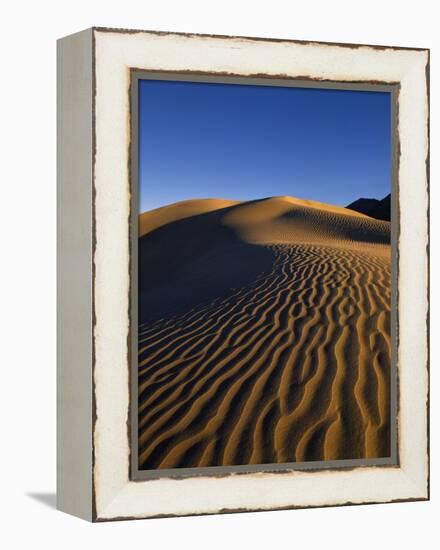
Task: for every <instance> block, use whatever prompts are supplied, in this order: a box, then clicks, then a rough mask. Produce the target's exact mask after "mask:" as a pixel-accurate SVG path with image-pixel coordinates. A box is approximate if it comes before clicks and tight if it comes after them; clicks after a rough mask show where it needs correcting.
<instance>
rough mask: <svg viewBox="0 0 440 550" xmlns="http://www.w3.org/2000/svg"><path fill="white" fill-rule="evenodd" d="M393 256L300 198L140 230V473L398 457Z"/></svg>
mask: <svg viewBox="0 0 440 550" xmlns="http://www.w3.org/2000/svg"><path fill="white" fill-rule="evenodd" d="M389 243H390V224H389V222H383V221H378V220H375V219H372V218H369V217H367V216H364V215H362V214H358V213H356V212H353V211H350V210H347V209H345V208H339V207H334V206H331V205H327V204H321V203H317V202H313V201H303V200H300V199H294V198H292V197H274V198H270V199H264V200H259V201H250V202H244V203H237V202H236V201H225V200H218V201H217V200H215V199H208V200H194V201H185V202H183V203H176V204H174V205H170V206H167V207H164V208H161V209H158V210H155V211H152V212H146V213H144V214H142V215H141V216H140V239H139V269H140V271H139V293H140V304H139V318H140V326H139V464H140V468H143V469H153V468H179V467H194V466H199V467H200V466H225V465H241V464H264V463H280V462H294V461H310V460H329V459H353V458H377V457H384V456H389V453H390V289H391V285H390V244H389Z"/></svg>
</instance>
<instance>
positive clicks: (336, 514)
mask: <svg viewBox="0 0 440 550" xmlns="http://www.w3.org/2000/svg"><path fill="white" fill-rule="evenodd" d="M435 4H436V3H435V2H433V1H429V0H418V1H417V2H405V1H404V0H401V1H400V2H399V1H395V0H391V1H386V0H381V1H377V0H369V1H368V2H363V1H355V0H351V1H341V0H322V1H319V2H318V1H313V0H311V1H309V2H307V1H306V0H302V1H301V2H297V1H294V0H290V1H287V2H282V1H278V0H271V1H270V2H269V1H266V2H260V1H258V0H254V1H249V2H248V1H245V0H235V2H234V1H229V0H220V1H217V0H205V1H200V2H199V1H196V0H175V1H171V0H161V1H159V0H158V1H155V2H147V1H145V0H144V1H134V0H124V1H123V2H121V1H119V2H116V1H114V0H102V1H96V0H95V1H93V0H88V1H87V0H85V1H84V0H76V1H65V0H59V1H58V2H56V1H54V0H39V1H37V2H35V1H27V2H23V1H15V2H14V3H12V2H11V3H8V4H7V5H3V7H2V12H1V13H2V31H1V34H0V41H1V48H0V52H1V53H0V56H1V65H0V67H1V75H2V81H1V85H0V95H1V101H0V110H1V111H0V139H1V143H0V147H1V148H0V150H1V152H2V155H1V162H0V174H1V179H0V182H1V200H0V209H1V212H0V226H1V227H0V236H1V256H0V259H1V264H0V280H1V285H0V293H1V296H0V324H1V326H0V334H1V346H0V368H1V374H2V378H1V386H0V391H1V397H0V407H1V411H0V422H1V424H0V425H1V436H2V439H1V442H2V451H1V453H0V462H1V468H0V472H1V473H0V476H1V477H0V481H1V485H0V508H1V510H0V517H1V527H0V544H2V543H3V542H4V543H3V544H2V546H3V548H19V547H26V546H27V545H29V546H30V547H36V548H48V549H52V548H66V549H70V548H75V549H78V548H81V546H83V547H85V548H92V547H95V548H98V545H99V546H101V545H102V547H103V548H106V549H107V548H120V547H125V548H131V547H132V548H134V547H136V546H139V547H141V548H143V547H145V548H149V549H153V548H160V549H161V550H163V549H168V548H179V549H180V548H183V549H185V548H191V549H198V548H204V549H205V548H209V549H216V548H222V549H223V550H224V549H225V548H227V549H229V548H230V549H231V550H235V549H236V548H237V549H239V548H240V549H247V548H249V547H253V548H265V549H267V548H269V549H270V548H272V547H279V546H281V547H286V548H293V547H299V548H304V547H306V548H311V549H312V550H314V549H315V548H319V547H321V546H324V545H325V547H326V549H327V550H330V549H333V548H335V549H336V548H337V549H339V550H340V549H351V548H356V550H362V549H364V548H365V549H367V548H368V549H369V550H371V549H380V550H382V549H385V548H414V547H416V548H417V547H419V548H436V547H438V544H439V539H440V530H439V526H438V523H439V517H440V504H439V502H440V496H439V490H440V481H439V477H440V476H439V465H438V462H439V437H438V435H437V434H438V431H439V430H438V419H439V410H440V405H439V402H438V388H439V379H440V376H439V374H438V370H437V366H438V364H439V353H438V346H437V345H436V341H437V339H438V337H437V335H436V328H437V327H439V318H438V307H436V306H438V302H439V291H438V289H437V288H436V287H437V285H436V281H437V280H438V278H439V276H440V273H439V270H438V253H437V251H436V250H435V248H436V244H437V240H436V237H437V234H438V229H439V214H437V212H438V203H439V191H438V188H437V185H436V181H438V179H439V173H438V163H437V162H436V160H437V158H438V153H439V149H438V136H437V128H438V114H439V108H438V103H437V101H436V98H437V97H439V92H440V90H439V87H440V86H439V76H438V73H439V65H440V63H439V60H438V58H439V56H440V47H439V46H440V43H439V30H438V22H437V23H436V13H435V12H436V11H437V10H435ZM92 25H95V26H109V27H122V28H138V29H152V30H167V31H183V32H200V33H212V34H232V35H248V36H262V37H264V36H265V37H275V38H292V39H304V40H320V41H337V42H354V43H371V44H389V45H395V46H413V47H429V48H431V98H432V102H431V208H432V226H431V239H432V261H431V266H432V274H431V277H432V278H431V281H432V292H431V309H432V327H433V328H432V329H431V333H432V355H431V394H432V403H431V425H432V434H431V490H432V501H431V502H416V503H404V504H387V505H375V506H354V507H343V508H328V509H315V510H296V511H288V512H266V513H254V514H237V515H227V516H206V517H198V518H194V517H193V518H179V519H162V520H148V521H129V522H116V523H106V524H95V525H91V524H88V523H86V522H83V521H81V520H78V519H76V518H72V517H69V516H67V515H65V514H62V513H61V512H57V511H55V509H54V505H55V345H56V338H55V321H56V318H55V283H56V281H55V242H56V233H55V219H56V218H55V168H56V139H55V137H56V136H55V109H56V86H55V84H56V80H55V41H56V39H57V38H59V37H62V36H65V35H67V34H70V33H73V32H76V31H78V30H82V29H84V28H87V27H90V26H92ZM414 185H417V182H414ZM3 539H4V541H3ZM25 545H26V546H25ZM93 545H94V546H93Z"/></svg>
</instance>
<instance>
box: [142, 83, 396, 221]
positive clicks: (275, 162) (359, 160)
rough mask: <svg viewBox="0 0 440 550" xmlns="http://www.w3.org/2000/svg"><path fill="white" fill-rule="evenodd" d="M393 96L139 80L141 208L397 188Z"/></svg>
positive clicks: (352, 195)
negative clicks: (196, 201)
mask: <svg viewBox="0 0 440 550" xmlns="http://www.w3.org/2000/svg"><path fill="white" fill-rule="evenodd" d="M390 108H391V97H390V94H389V93H387V92H363V91H356V92H355V91H342V90H325V89H313V88H307V89H305V88H285V87H284V88H283V87H273V86H244V85H236V84H208V83H190V82H170V81H158V80H141V81H139V210H140V212H144V211H146V210H151V209H152V208H157V207H159V206H163V205H166V204H171V203H173V202H177V201H180V200H186V199H193V198H227V199H238V200H251V199H256V198H262V197H269V196H274V195H292V196H295V197H300V198H305V199H313V200H318V201H321V202H327V203H330V204H337V205H342V206H345V205H347V204H348V203H350V202H352V201H353V200H356V199H357V198H359V197H372V198H383V197H384V196H385V195H387V194H388V193H389V192H390V170H391V164H390Z"/></svg>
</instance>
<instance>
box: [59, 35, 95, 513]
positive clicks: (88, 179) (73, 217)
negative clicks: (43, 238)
mask: <svg viewBox="0 0 440 550" xmlns="http://www.w3.org/2000/svg"><path fill="white" fill-rule="evenodd" d="M92 124H93V121H92V30H91V29H88V30H84V31H82V32H79V33H76V34H73V35H70V36H68V37H65V38H62V39H60V40H58V42H57V508H58V510H61V511H63V512H66V513H69V514H72V515H74V516H77V517H80V518H83V519H86V520H89V521H91V520H92V519H93V512H92V307H93V304H92V248H91V243H92Z"/></svg>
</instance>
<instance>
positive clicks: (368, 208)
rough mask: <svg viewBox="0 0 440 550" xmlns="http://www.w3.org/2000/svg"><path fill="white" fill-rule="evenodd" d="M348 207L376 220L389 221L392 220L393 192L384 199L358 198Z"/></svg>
mask: <svg viewBox="0 0 440 550" xmlns="http://www.w3.org/2000/svg"><path fill="white" fill-rule="evenodd" d="M346 208H349V209H350V210H354V211H355V212H360V213H361V214H365V215H366V216H370V218H375V219H376V220H384V221H387V222H389V221H390V220H391V194H389V195H387V196H386V197H384V198H383V199H382V200H378V199H364V198H361V199H357V200H356V201H354V202H352V203H350V204H349V205H348V206H346Z"/></svg>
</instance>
